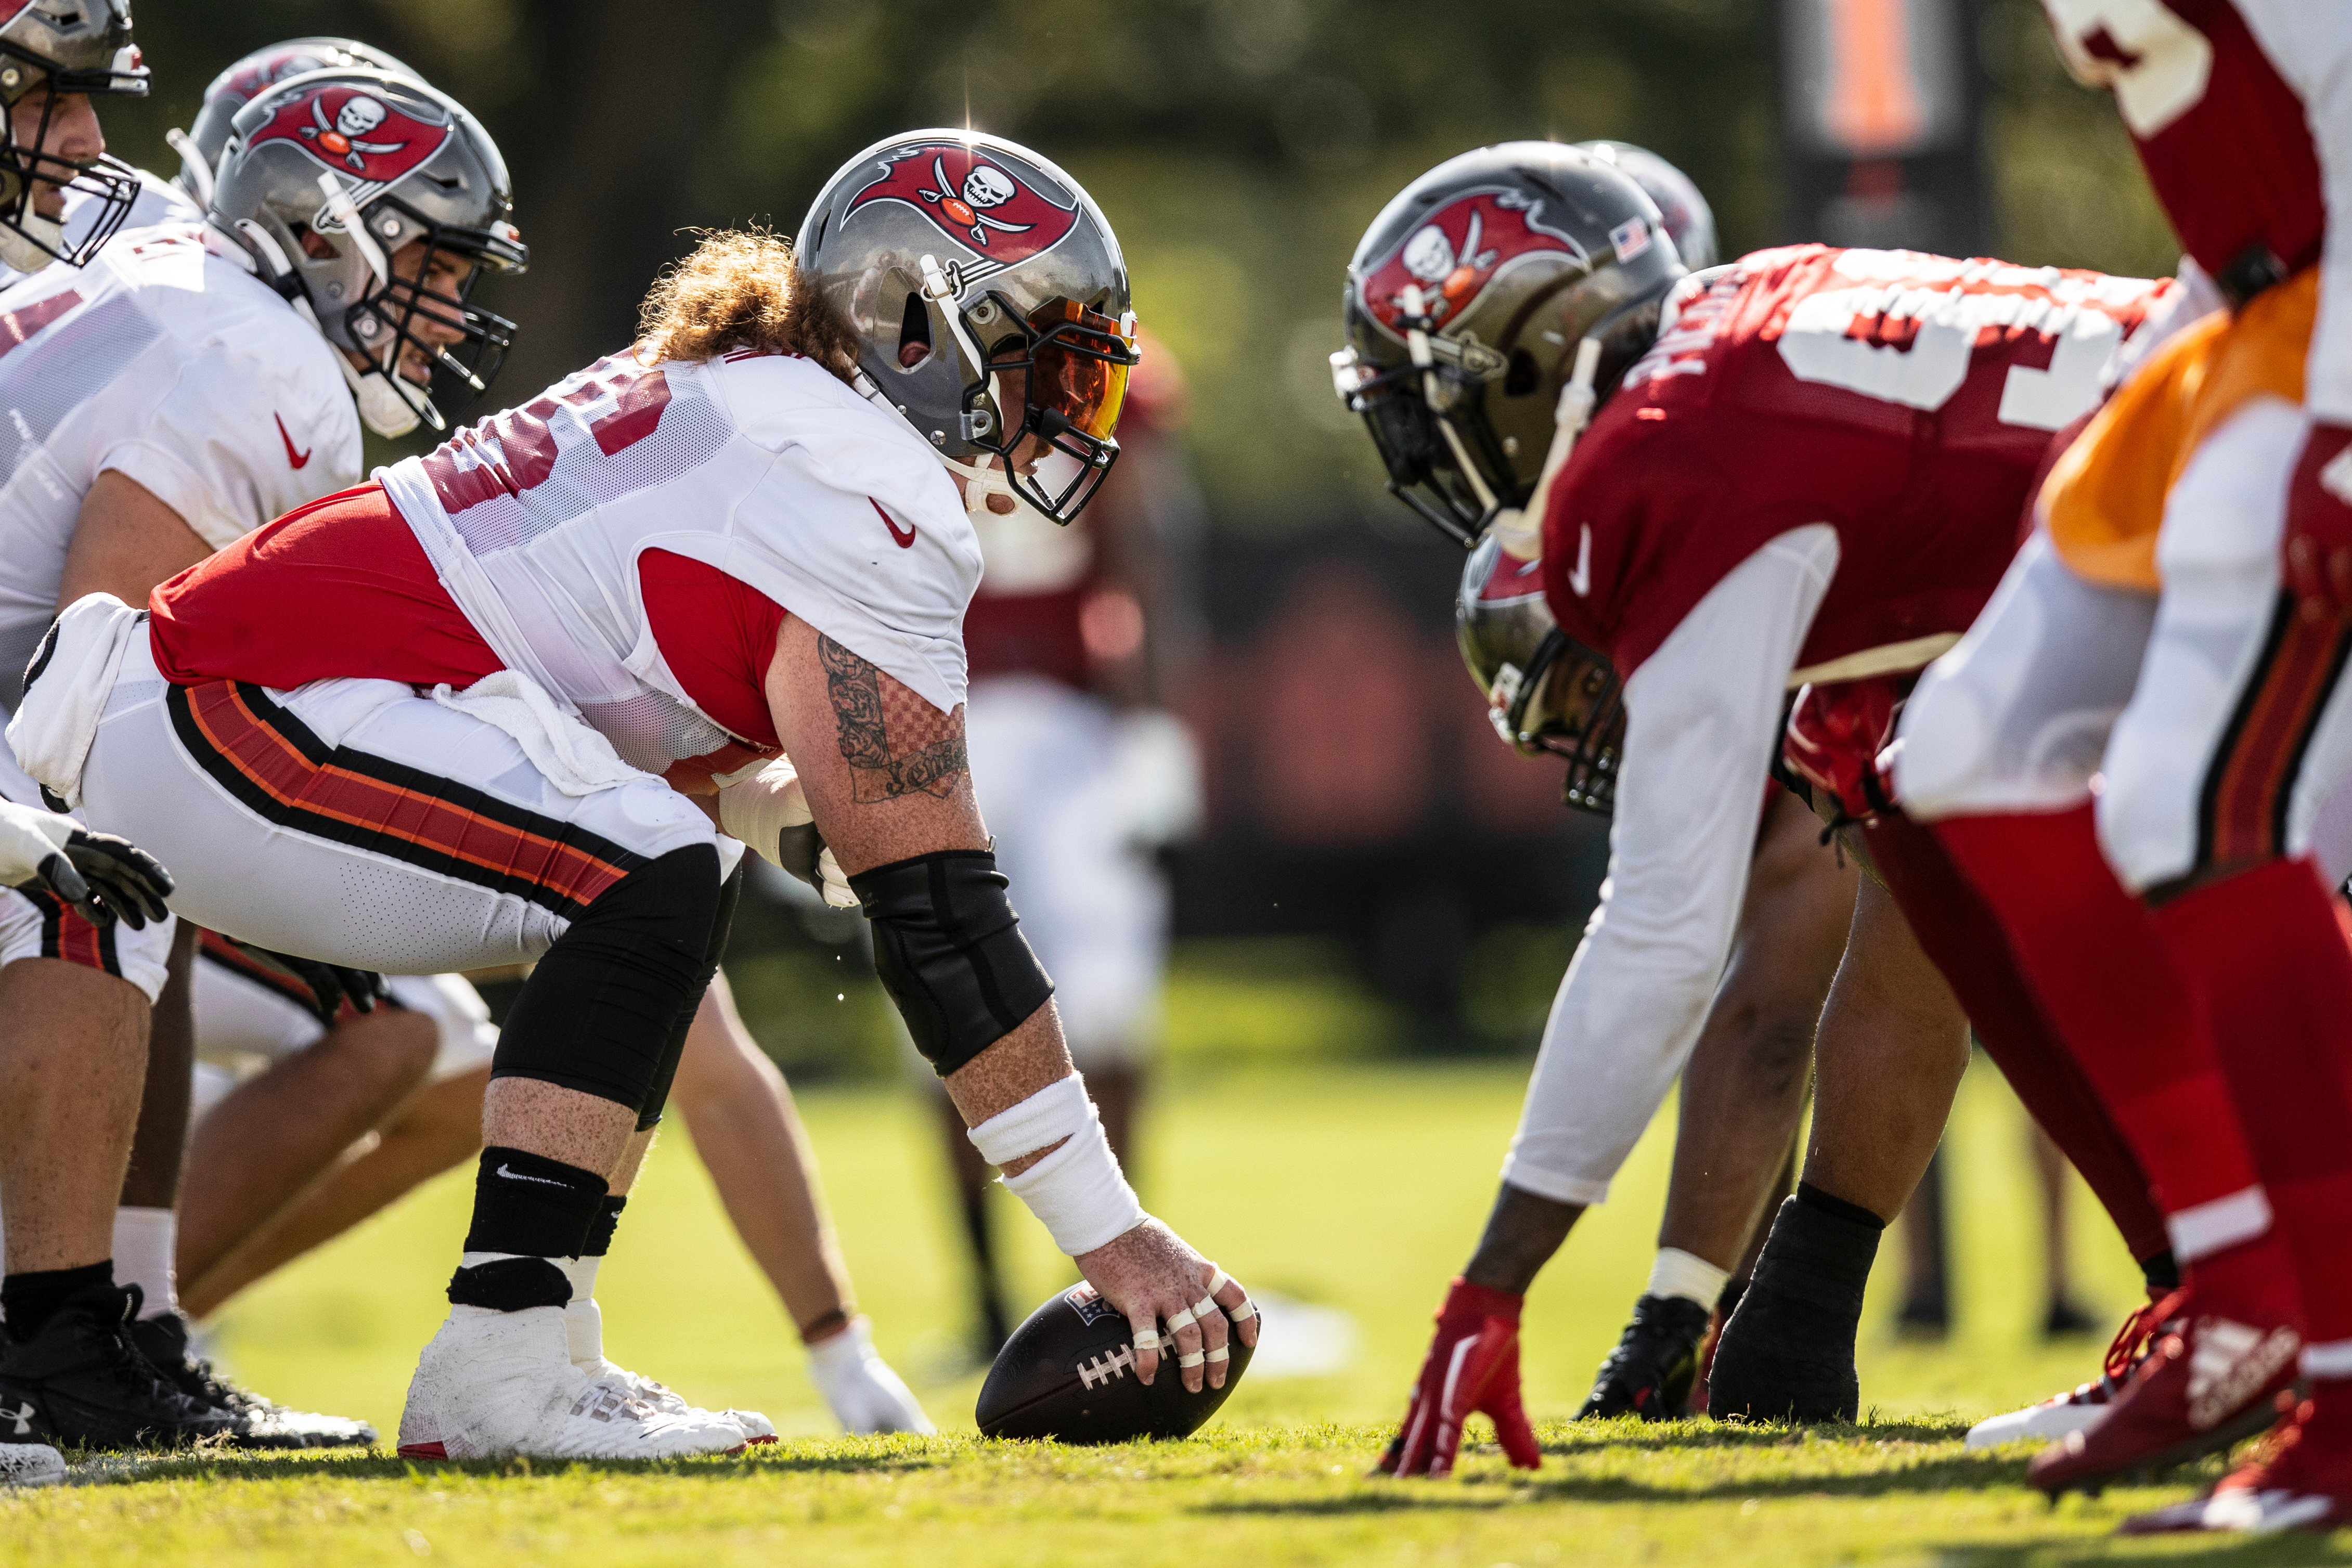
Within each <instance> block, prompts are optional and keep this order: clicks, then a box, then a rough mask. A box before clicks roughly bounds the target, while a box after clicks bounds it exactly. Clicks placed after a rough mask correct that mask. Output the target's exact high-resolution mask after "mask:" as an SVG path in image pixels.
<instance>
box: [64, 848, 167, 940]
mask: <svg viewBox="0 0 2352 1568" xmlns="http://www.w3.org/2000/svg"><path fill="white" fill-rule="evenodd" d="M40 880H41V881H42V882H43V883H46V884H47V887H48V890H49V891H50V892H51V893H53V894H56V895H57V896H58V898H60V899H62V900H63V901H64V902H66V903H68V904H72V905H73V906H74V907H75V908H76V909H78V910H79V911H80V912H81V916H82V918H83V919H85V920H87V921H89V923H90V924H91V925H95V926H98V927H99V928H100V929H101V930H103V929H104V928H105V927H107V926H109V925H113V924H114V922H115V920H116V919H117V918H118V917H120V918H121V921H122V923H123V924H124V925H128V926H130V927H131V929H132V930H133V931H143V930H145V929H146V926H147V923H148V922H149V921H150V920H154V921H163V920H167V919H169V918H170V917H171V914H172V912H171V911H170V910H169V909H168V908H166V907H165V906H164V904H163V901H164V900H165V899H166V898H169V897H170V896H171V895H172V873H170V872H167V871H165V870H164V869H163V862H161V861H159V860H157V859H156V858H155V857H154V856H153V855H151V854H149V853H148V852H146V851H145V850H142V849H141V848H140V847H139V846H138V845H136V844H134V843H132V842H131V841H129V840H128V839H118V838H116V837H115V836H114V835H113V834H111V833H93V832H91V831H89V829H87V828H76V829H75V830H74V831H73V836H72V837H71V838H69V839H68V840H67V841H66V847H65V848H64V850H62V851H61V852H58V853H57V854H53V855H51V856H49V857H48V858H47V860H44V861H43V862H41V867H40Z"/></svg>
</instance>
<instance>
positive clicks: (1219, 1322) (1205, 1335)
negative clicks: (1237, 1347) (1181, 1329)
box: [1186, 1294, 1233, 1388]
mask: <svg viewBox="0 0 2352 1568" xmlns="http://www.w3.org/2000/svg"><path fill="white" fill-rule="evenodd" d="M1186 1310H1187V1311H1188V1312H1191V1313H1192V1319H1193V1321H1194V1322H1197V1323H1199V1324H1200V1325H1201V1346H1202V1349H1203V1350H1204V1351H1206V1352H1207V1353H1208V1354H1207V1355H1206V1356H1205V1357H1204V1359H1205V1360H1208V1361H1212V1362H1219V1363H1223V1362H1226V1361H1230V1360H1231V1359H1233V1353H1232V1352H1231V1351H1229V1350H1227V1349H1226V1348H1225V1341H1226V1339H1227V1338H1228V1337H1229V1331H1228V1330H1227V1328H1226V1327H1225V1314H1224V1313H1223V1312H1219V1311H1218V1310H1217V1299H1216V1297H1215V1296H1214V1295H1213V1294H1211V1295H1204V1296H1202V1298H1201V1299H1200V1300H1199V1301H1194V1302H1193V1303H1192V1306H1191V1307H1189V1308H1187V1309H1186ZM1206 1375H1207V1377H1208V1380H1209V1386H1210V1387H1212V1388H1223V1386H1224V1385H1225V1369H1224V1367H1223V1365H1217V1366H1212V1367H1210V1368H1209V1369H1208V1371H1207V1374H1206Z"/></svg>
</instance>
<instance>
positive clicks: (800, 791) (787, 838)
mask: <svg viewBox="0 0 2352 1568" xmlns="http://www.w3.org/2000/svg"><path fill="white" fill-rule="evenodd" d="M716 782H717V783H718V784H719V826H720V827H722V828H724V829H725V830H727V831H728V832H729V833H730V835H732V836H733V837H735V838H739V839H740V840H742V841H744V842H745V843H747V844H749V845H751V847H752V848H753V849H755V850H757V851H759V852H761V854H763V855H765V856H767V858H768V859H770V860H772V861H773V862H775V863H776V865H777V866H778V867H779V868H780V869H782V870H783V871H786V872H789V873H791V874H793V876H796V877H798V878H800V880H801V881H803V882H804V883H808V884H809V885H810V886H811V887H813V888H814V889H816V890H817V892H818V894H821V895H822V896H823V897H824V901H825V903H827V904H831V905H832V906H833V907H834V908H835V909H855V908H856V907H857V894H855V893H852V892H851V891H850V890H849V879H848V878H847V877H845V876H844V875H843V874H842V873H841V862H839V861H837V860H835V859H834V858H833V852H832V851H831V850H829V849H827V848H826V847H825V843H824V835H823V834H821V833H819V832H818V831H816V818H815V816H814V814H813V813H812V812H811V811H810V810H809V804H808V791H807V790H806V789H804V788H803V787H802V784H801V776H800V775H799V774H798V773H797V772H795V771H793V765H792V764H791V763H790V762H786V761H781V760H780V761H774V762H760V763H754V764H753V765H752V766H751V767H750V768H741V769H739V770H737V771H736V772H733V773H730V774H727V775H725V776H723V777H721V778H719V779H717V780H716Z"/></svg>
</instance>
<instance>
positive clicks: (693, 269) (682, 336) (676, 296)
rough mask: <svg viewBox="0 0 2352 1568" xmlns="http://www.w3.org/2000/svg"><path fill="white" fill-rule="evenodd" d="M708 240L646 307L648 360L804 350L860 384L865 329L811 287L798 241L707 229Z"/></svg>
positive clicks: (642, 356)
mask: <svg viewBox="0 0 2352 1568" xmlns="http://www.w3.org/2000/svg"><path fill="white" fill-rule="evenodd" d="M701 239H702V243H701V244H699V245H698V246H695V247H694V250H693V252H692V253H691V254H689V255H688V256H687V257H686V258H685V259H684V260H682V261H679V262H677V263H676V264H674V265H673V266H671V267H668V268H667V270H665V271H664V272H663V273H662V275H661V276H660V277H657V278H656V279H655V280H654V286H653V288H652V290H651V291H650V292H648V293H647V294H646V302H645V304H644V305H643V306H641V307H639V308H638V311H637V359H638V361H640V362H641V363H644V364H648V365H650V364H653V363H656V361H662V360H693V361H702V360H709V359H713V358H715V357H717V356H718V355H720V354H724V353H730V352H732V351H733V350H738V349H749V350H754V351H755V352H758V353H762V354H799V355H802V356H803V357H805V358H807V359H811V360H814V361H816V362H817V363H818V364H820V365H823V366H824V368H825V369H826V370H828V371H832V372H833V373H834V375H835V376H836V377H838V378H839V379H840V381H841V382H843V384H844V385H855V384H856V374H857V333H856V330H855V329H852V328H851V326H850V325H849V323H848V322H847V321H846V320H845V319H842V315H841V312H840V311H838V310H836V309H835V308H833V307H832V306H831V305H830V304H829V303H827V301H826V300H825V298H824V296H823V295H821V294H819V293H818V292H817V291H816V289H815V288H814V287H813V286H811V284H810V283H809V281H808V278H807V277H806V276H805V275H804V274H803V272H802V271H801V266H800V258H799V257H798V256H795V255H793V246H792V242H791V241H789V240H787V239H784V238H783V237H782V236H781V235H772V234H770V233H768V232H767V231H766V230H764V229H758V228H753V229H712V230H705V231H703V232H702V235H701Z"/></svg>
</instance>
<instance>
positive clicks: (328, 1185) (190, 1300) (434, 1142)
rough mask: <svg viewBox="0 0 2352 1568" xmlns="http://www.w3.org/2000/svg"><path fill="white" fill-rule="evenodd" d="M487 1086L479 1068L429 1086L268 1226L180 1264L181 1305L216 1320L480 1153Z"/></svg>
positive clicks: (487, 1075) (486, 1075) (483, 1071)
mask: <svg viewBox="0 0 2352 1568" xmlns="http://www.w3.org/2000/svg"><path fill="white" fill-rule="evenodd" d="M489 1082H490V1070H489V1069H488V1068H487V1067H485V1068H483V1069H481V1070H480V1071H478V1072H469V1073H467V1074H465V1075H463V1076H462V1077H457V1078H450V1079H445V1080H443V1081H442V1082H439V1083H435V1084H431V1085H429V1086H427V1087H426V1088H425V1090H424V1091H423V1092H421V1093H419V1094H418V1095H417V1096H416V1097H415V1099H414V1100H412V1101H410V1102H409V1103H408V1104H407V1105H406V1106H405V1107H404V1108H403V1109H402V1111H401V1112H400V1114H399V1119H398V1120H396V1121H394V1123H393V1124H391V1125H390V1126H388V1127H385V1128H383V1130H382V1132H381V1133H380V1134H378V1135H377V1136H376V1137H375V1139H374V1140H373V1142H372V1143H371V1141H369V1140H366V1139H362V1140H361V1141H360V1142H359V1143H358V1144H355V1145H353V1146H352V1149H351V1150H349V1151H346V1154H345V1156H344V1158H343V1159H342V1161H341V1164H339V1165H337V1166H335V1167H334V1168H333V1169H332V1170H331V1171H329V1172H328V1173H327V1175H326V1176H324V1177H323V1178H322V1179H321V1180H320V1182H319V1183H318V1184H317V1185H316V1186H313V1187H311V1188H310V1191H309V1192H307V1193H305V1194H303V1195H302V1197H299V1199H297V1200H296V1201H295V1202H294V1204H293V1205H292V1206H291V1207H289V1208H287V1209H286V1210H284V1211H283V1212H282V1213H280V1214H279V1215H278V1217H277V1218H276V1219H275V1220H274V1221H272V1222H270V1223H269V1224H267V1225H265V1226H263V1227H262V1228H259V1229H258V1230H256V1231H254V1232H253V1233H252V1234H250V1235H248V1236H247V1237H246V1239H244V1240H243V1241H242V1242H240V1243H239V1244H238V1245H237V1246H236V1248H234V1249H232V1250H230V1251H229V1252H228V1253H227V1254H226V1256H224V1257H222V1258H220V1259H219V1260H216V1261H215V1262H214V1263H213V1264H211V1265H210V1266H209V1267H207V1268H205V1270H202V1271H200V1272H199V1271H196V1270H190V1269H189V1268H188V1267H187V1265H186V1264H185V1263H184V1262H183V1263H182V1265H181V1284H180V1301H181V1303H182V1305H183V1306H184V1307H185V1308H186V1310H187V1312H188V1313H189V1315H191V1316H192V1317H199V1318H201V1317H205V1316H208V1315H210V1314H211V1313H213V1312H218V1311H219V1310H220V1308H221V1306H222V1305H223V1304H224V1303H225V1302H226V1301H228V1300H229V1298H230V1297H232V1296H234V1295H236V1293H237V1292H238V1291H242V1290H244V1289H245V1288H246V1287H247V1285H250V1284H252V1283H253V1282H254V1281H257V1280H260V1279H263V1278H266V1277H267V1276H268V1275H269V1274H272V1273H274V1272H276V1271H277V1270H279V1269H281V1268H283V1267H285V1266H286V1265H287V1264H288V1263H290V1262H292V1261H293V1260H295V1259H297V1258H299V1257H300V1256H301V1255H302V1254H303V1253H305V1252H308V1251H310V1249H312V1248H314V1247H318V1246H320V1245H322V1244H323V1243H325V1242H328V1241H331V1240H332V1239H335V1238H336V1237H338V1236H341V1234H342V1233H343V1232H344V1231H346V1230H349V1229H350V1228H352V1226H354V1225H357V1224H358V1223H359V1222H360V1221H361V1220H362V1219H365V1218H367V1217H368V1216H370V1215H372V1214H373V1213H375V1212H376V1211H377V1210H378V1209H381V1208H383V1207H384V1206H386V1205H387V1204H390V1203H392V1202H394V1200H395V1199H398V1198H400V1197H403V1196H404V1195H405V1194H407V1193H408V1192H410V1191H411V1190H413V1189H414V1188H415V1187H417V1186H422V1185H423V1184H424V1183H425V1182H427V1181H429V1180H431V1179H432V1178H433V1177H435V1176H439V1175H440V1174H441V1173H442V1172H443V1171H446V1170H448V1169H450V1168H451V1167H452V1166H457V1165H460V1164H462V1163H463V1162H465V1161H466V1160H467V1159H469V1158H471V1157H472V1156H473V1155H474V1154H475V1153H476V1152H477V1151H478V1150H479V1149H480V1148H481V1146H482V1093H483V1091H484V1090H486V1089H487V1088H488V1086H489ZM200 1135H201V1134H200ZM183 1246H184V1239H183ZM185 1256H186V1253H185V1251H184V1250H183V1252H182V1257H183V1258H185Z"/></svg>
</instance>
